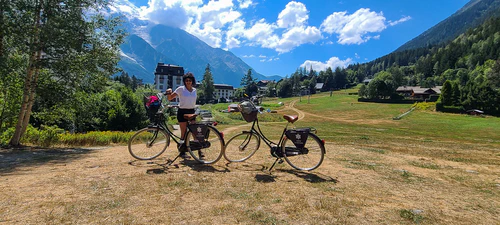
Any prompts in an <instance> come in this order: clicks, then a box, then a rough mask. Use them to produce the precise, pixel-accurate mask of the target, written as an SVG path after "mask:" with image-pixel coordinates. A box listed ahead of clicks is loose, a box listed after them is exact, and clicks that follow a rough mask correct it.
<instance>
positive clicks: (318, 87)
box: [314, 83, 323, 92]
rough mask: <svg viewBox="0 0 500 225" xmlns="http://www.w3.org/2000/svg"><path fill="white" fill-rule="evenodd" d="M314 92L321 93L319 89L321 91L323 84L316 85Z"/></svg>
mask: <svg viewBox="0 0 500 225" xmlns="http://www.w3.org/2000/svg"><path fill="white" fill-rule="evenodd" d="M314 88H315V89H316V92H321V89H323V83H316V87H314Z"/></svg>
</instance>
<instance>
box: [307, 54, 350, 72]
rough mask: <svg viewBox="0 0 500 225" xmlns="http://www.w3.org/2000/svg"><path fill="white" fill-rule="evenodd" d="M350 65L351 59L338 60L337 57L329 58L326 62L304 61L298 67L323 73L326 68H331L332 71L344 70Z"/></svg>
mask: <svg viewBox="0 0 500 225" xmlns="http://www.w3.org/2000/svg"><path fill="white" fill-rule="evenodd" d="M351 63H352V59H351V58H347V59H346V60H340V59H339V58H338V57H331V58H330V59H329V60H328V61H326V62H319V61H312V60H306V61H305V62H304V63H302V65H300V67H304V68H311V66H312V68H313V70H316V71H322V70H323V71H324V70H326V69H327V68H328V67H330V68H332V70H335V68H337V67H341V68H345V67H347V66H348V65H349V64H351Z"/></svg>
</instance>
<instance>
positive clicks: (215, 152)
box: [185, 125, 224, 164]
mask: <svg viewBox="0 0 500 225" xmlns="http://www.w3.org/2000/svg"><path fill="white" fill-rule="evenodd" d="M207 128H208V133H207V135H206V136H205V139H204V141H203V142H202V143H200V142H199V141H198V140H196V139H195V138H194V137H193V135H192V132H191V131H190V130H189V129H188V131H187V134H186V137H187V138H186V139H187V140H186V141H185V143H186V147H187V150H188V152H189V154H191V156H192V157H193V159H194V160H196V161H198V162H199V163H202V164H214V163H216V162H217V161H219V160H220V158H221V157H222V155H223V154H224V139H223V138H222V135H221V134H220V132H219V131H218V130H217V129H215V128H214V127H212V126H209V125H207ZM195 145H200V146H201V147H196V146H195ZM200 150H201V151H202V152H203V154H204V156H205V157H204V158H202V157H201V155H200Z"/></svg>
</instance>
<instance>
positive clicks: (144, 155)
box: [128, 127, 170, 160]
mask: <svg viewBox="0 0 500 225" xmlns="http://www.w3.org/2000/svg"><path fill="white" fill-rule="evenodd" d="M169 145H170V136H169V135H168V134H167V133H166V132H165V131H164V130H162V129H161V128H158V127H146V128H143V129H141V130H139V131H137V132H136V133H135V134H134V135H133V136H132V137H131V138H130V140H129V141H128V151H129V153H130V155H132V157H134V158H136V159H139V160H151V159H154V158H156V157H158V156H160V155H161V154H162V153H163V152H165V150H166V149H167V147H168V146H169Z"/></svg>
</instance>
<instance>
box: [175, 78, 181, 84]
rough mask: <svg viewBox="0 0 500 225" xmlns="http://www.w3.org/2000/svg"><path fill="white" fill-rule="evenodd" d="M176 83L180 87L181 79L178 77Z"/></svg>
mask: <svg viewBox="0 0 500 225" xmlns="http://www.w3.org/2000/svg"><path fill="white" fill-rule="evenodd" d="M175 82H176V83H177V84H178V85H179V84H181V77H179V76H177V79H176V80H175Z"/></svg>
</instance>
